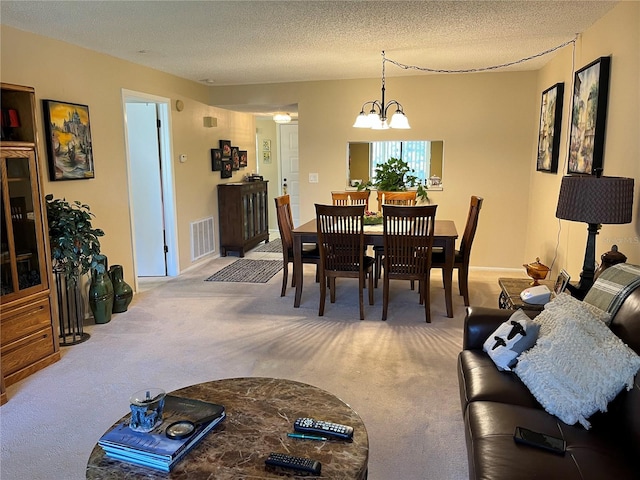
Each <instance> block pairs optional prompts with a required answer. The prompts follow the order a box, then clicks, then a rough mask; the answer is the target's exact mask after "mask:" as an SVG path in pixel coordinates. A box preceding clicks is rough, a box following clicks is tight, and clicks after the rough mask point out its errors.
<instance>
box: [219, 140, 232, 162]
mask: <svg viewBox="0 0 640 480" xmlns="http://www.w3.org/2000/svg"><path fill="white" fill-rule="evenodd" d="M220 150H222V158H231V140H220Z"/></svg>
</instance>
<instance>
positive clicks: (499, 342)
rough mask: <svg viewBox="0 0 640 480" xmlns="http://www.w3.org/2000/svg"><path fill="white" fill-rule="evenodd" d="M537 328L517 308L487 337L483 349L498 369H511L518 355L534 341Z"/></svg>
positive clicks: (537, 326)
mask: <svg viewBox="0 0 640 480" xmlns="http://www.w3.org/2000/svg"><path fill="white" fill-rule="evenodd" d="M538 330H540V326H539V325H538V324H536V323H534V322H533V321H532V320H531V319H530V318H529V317H528V316H527V314H526V313H524V312H523V311H522V310H517V311H516V312H515V313H514V314H513V315H511V317H509V320H507V321H506V322H504V323H503V324H501V325H500V326H499V327H498V328H497V329H496V330H495V331H494V332H493V333H492V334H491V335H490V336H489V338H487V340H486V341H485V342H484V345H483V350H484V351H485V352H487V353H488V354H489V356H490V357H491V359H492V360H493V363H495V364H496V367H498V370H508V371H511V369H512V368H513V366H514V365H515V364H516V363H517V362H518V356H519V355H520V354H521V353H522V352H524V351H525V350H527V349H529V348H531V347H532V346H533V345H534V344H535V343H536V339H537V338H538Z"/></svg>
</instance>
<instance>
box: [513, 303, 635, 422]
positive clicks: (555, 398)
mask: <svg viewBox="0 0 640 480" xmlns="http://www.w3.org/2000/svg"><path fill="white" fill-rule="evenodd" d="M550 303H553V302H550ZM535 321H536V322H537V323H540V325H541V328H540V337H539V338H538V342H537V344H536V345H535V346H534V347H533V348H532V349H530V350H528V351H527V352H525V353H523V354H522V355H521V356H520V358H519V361H518V365H516V367H515V370H514V371H515V372H516V374H517V375H518V376H519V377H520V378H521V379H522V381H523V382H524V384H525V385H527V387H528V388H529V390H530V391H531V393H532V394H533V395H534V396H535V397H536V399H537V400H538V401H539V402H540V404H541V405H542V406H543V407H544V409H545V410H546V411H547V412H549V413H551V414H552V415H556V416H557V417H558V418H560V419H561V420H562V421H563V422H565V423H568V424H574V423H576V422H580V423H581V424H582V425H583V426H584V427H585V428H589V427H590V424H589V422H588V421H587V418H588V417H589V416H591V415H592V414H593V413H595V412H596V411H598V410H599V411H606V409H607V404H608V403H609V402H610V401H611V400H613V399H614V398H615V397H616V395H617V394H618V393H619V392H620V391H621V390H622V389H623V388H624V387H625V386H626V387H627V388H631V386H632V385H633V377H634V375H635V374H636V372H637V371H638V369H640V357H639V356H638V355H637V354H636V353H635V352H634V351H633V350H631V349H630V348H629V347H627V346H626V345H625V344H624V343H623V342H622V341H621V340H620V339H619V338H618V337H616V336H615V335H614V334H613V333H612V332H611V330H610V329H609V328H608V327H607V326H606V325H605V324H604V323H602V321H601V318H598V317H597V316H595V315H592V314H589V312H588V311H587V310H585V309H583V308H579V307H576V306H575V305H574V304H573V303H571V302H569V303H566V304H565V306H564V308H551V309H547V308H546V307H545V310H544V311H543V312H542V313H541V314H540V315H539V316H538V317H536V319H535Z"/></svg>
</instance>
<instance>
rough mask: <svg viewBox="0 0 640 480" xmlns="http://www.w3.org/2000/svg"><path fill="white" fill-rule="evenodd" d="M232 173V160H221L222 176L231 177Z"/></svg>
mask: <svg viewBox="0 0 640 480" xmlns="http://www.w3.org/2000/svg"><path fill="white" fill-rule="evenodd" d="M231 175H233V168H232V166H231V160H229V159H223V160H222V162H221V169H220V178H231Z"/></svg>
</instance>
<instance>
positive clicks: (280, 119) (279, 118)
mask: <svg viewBox="0 0 640 480" xmlns="http://www.w3.org/2000/svg"><path fill="white" fill-rule="evenodd" d="M273 121H274V122H276V123H289V122H291V115H289V114H288V113H276V114H275V115H274V116H273Z"/></svg>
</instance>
